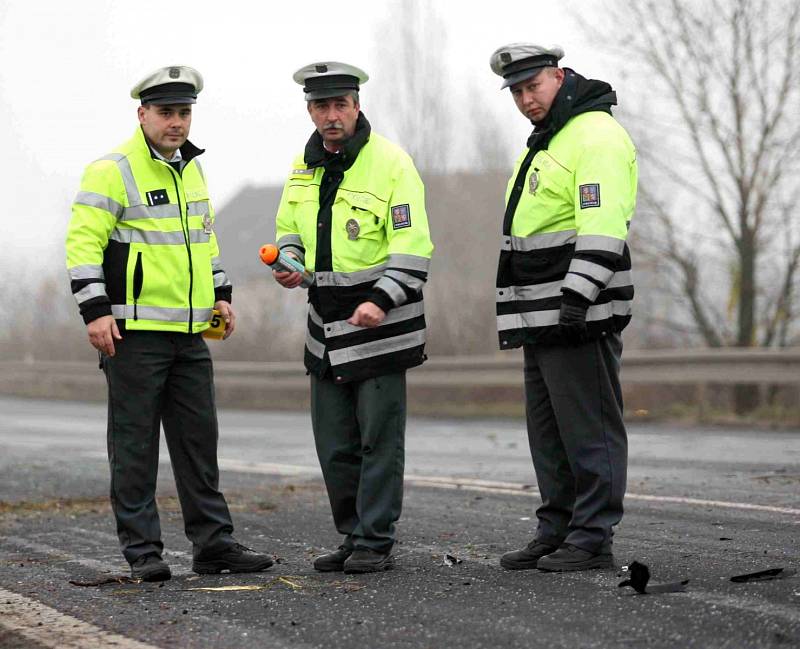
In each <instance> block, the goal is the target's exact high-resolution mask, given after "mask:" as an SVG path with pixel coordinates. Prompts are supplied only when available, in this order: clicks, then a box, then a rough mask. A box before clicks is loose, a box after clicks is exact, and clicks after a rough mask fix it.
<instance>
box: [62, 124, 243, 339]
mask: <svg viewBox="0 0 800 649" xmlns="http://www.w3.org/2000/svg"><path fill="white" fill-rule="evenodd" d="M201 153H203V151H202V150H201V149H198V148H197V147H195V146H194V145H193V144H191V143H190V142H188V141H187V142H186V143H185V144H184V145H183V146H182V147H181V154H182V156H183V160H182V162H181V163H179V164H178V163H175V164H176V166H178V170H176V169H175V168H174V167H173V166H172V165H171V164H170V163H167V162H164V161H163V160H160V159H158V158H156V157H155V156H154V155H153V153H152V151H151V149H150V147H149V145H148V143H147V140H146V139H145V136H144V133H143V132H142V131H141V129H137V130H136V133H135V134H134V136H133V137H132V138H131V139H130V140H129V141H128V142H126V143H125V144H123V145H121V146H120V147H118V148H117V149H115V150H114V152H112V153H111V154H109V155H106V156H104V157H102V158H100V159H99V160H96V161H95V162H93V163H91V164H90V165H89V166H88V167H87V168H86V171H85V173H84V175H83V179H82V180H81V186H80V191H79V192H78V195H77V196H76V198H75V201H74V203H73V205H72V218H71V220H70V223H69V228H68V230H67V242H66V247H67V269H68V272H69V276H70V280H71V284H72V292H73V294H74V296H75V299H76V301H77V302H78V306H79V308H80V311H81V314H82V316H83V318H84V321H85V322H86V323H89V322H91V321H92V320H95V319H96V318H98V317H101V316H104V315H113V316H114V317H115V318H116V319H117V320H118V321H119V323H120V325H121V326H123V327H124V328H126V329H131V330H134V329H137V330H138V329H145V330H156V331H178V332H188V333H197V332H200V331H203V330H205V329H207V328H208V326H209V321H210V319H211V312H212V309H213V306H214V302H215V301H216V300H226V301H228V302H230V299H231V291H232V287H231V284H230V282H229V281H228V278H227V276H226V275H225V271H224V270H223V268H222V266H221V264H220V260H219V248H218V246H217V240H216V237H215V236H214V233H213V231H212V229H211V226H212V225H213V223H214V210H213V208H212V206H211V202H210V201H209V197H208V189H207V187H206V181H205V178H204V176H203V172H202V169H201V168H200V164H199V162H198V160H197V156H198V155H199V154H201Z"/></svg>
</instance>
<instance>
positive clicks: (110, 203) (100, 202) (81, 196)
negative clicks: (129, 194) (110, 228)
mask: <svg viewBox="0 0 800 649" xmlns="http://www.w3.org/2000/svg"><path fill="white" fill-rule="evenodd" d="M73 203H74V204H75V205H86V206H87V207H96V208H97V209H100V210H104V211H106V212H108V213H109V214H111V215H113V216H115V217H116V218H119V216H120V214H122V211H123V209H124V208H123V207H122V205H120V204H119V203H117V201H115V200H114V199H113V198H109V197H108V196H103V195H102V194H97V193H95V192H78V195H77V196H76V197H75V200H74V201H73Z"/></svg>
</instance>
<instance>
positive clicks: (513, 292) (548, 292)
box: [495, 270, 633, 302]
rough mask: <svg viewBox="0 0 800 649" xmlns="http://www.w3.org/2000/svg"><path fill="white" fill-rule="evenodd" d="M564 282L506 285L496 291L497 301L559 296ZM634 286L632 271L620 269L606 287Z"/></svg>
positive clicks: (541, 298)
mask: <svg viewBox="0 0 800 649" xmlns="http://www.w3.org/2000/svg"><path fill="white" fill-rule="evenodd" d="M562 284H563V282H561V281H556V282H546V283H544V284H532V285H531V286H506V287H503V288H498V289H497V290H496V291H495V296H496V300H495V301H496V302H516V301H528V300H544V299H547V298H550V297H559V296H560V295H561V287H562ZM623 286H633V277H632V275H631V271H629V270H620V271H617V272H616V273H614V275H613V276H612V277H611V280H610V281H609V282H608V284H606V288H607V289H608V288H621V287H623Z"/></svg>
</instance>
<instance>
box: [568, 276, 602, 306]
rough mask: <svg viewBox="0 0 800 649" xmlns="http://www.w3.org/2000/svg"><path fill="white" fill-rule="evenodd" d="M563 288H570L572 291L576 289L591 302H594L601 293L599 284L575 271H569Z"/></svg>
mask: <svg viewBox="0 0 800 649" xmlns="http://www.w3.org/2000/svg"><path fill="white" fill-rule="evenodd" d="M561 288H568V289H569V290H571V291H575V292H576V293H579V294H580V295H583V297H585V298H586V299H587V300H589V301H590V302H594V301H595V300H596V299H597V296H598V295H599V294H600V287H599V286H598V285H597V284H595V283H594V282H592V281H591V280H589V279H586V278H585V277H583V276H582V275H576V274H575V273H567V276H566V277H565V278H564V283H563V284H562V285H561Z"/></svg>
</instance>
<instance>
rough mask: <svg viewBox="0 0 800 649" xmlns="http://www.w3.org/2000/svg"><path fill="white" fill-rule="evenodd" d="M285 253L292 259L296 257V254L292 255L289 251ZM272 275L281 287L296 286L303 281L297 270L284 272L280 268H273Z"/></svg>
mask: <svg viewBox="0 0 800 649" xmlns="http://www.w3.org/2000/svg"><path fill="white" fill-rule="evenodd" d="M286 254H287V255H289V256H290V257H292V259H297V255H293V254H292V253H291V252H287V253H286ZM272 276H273V277H274V278H275V281H276V282H278V284H280V285H281V286H283V288H297V287H298V286H300V284H301V283H302V281H303V276H302V275H301V274H300V273H297V272H294V273H284V272H283V271H280V270H273V271H272Z"/></svg>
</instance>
